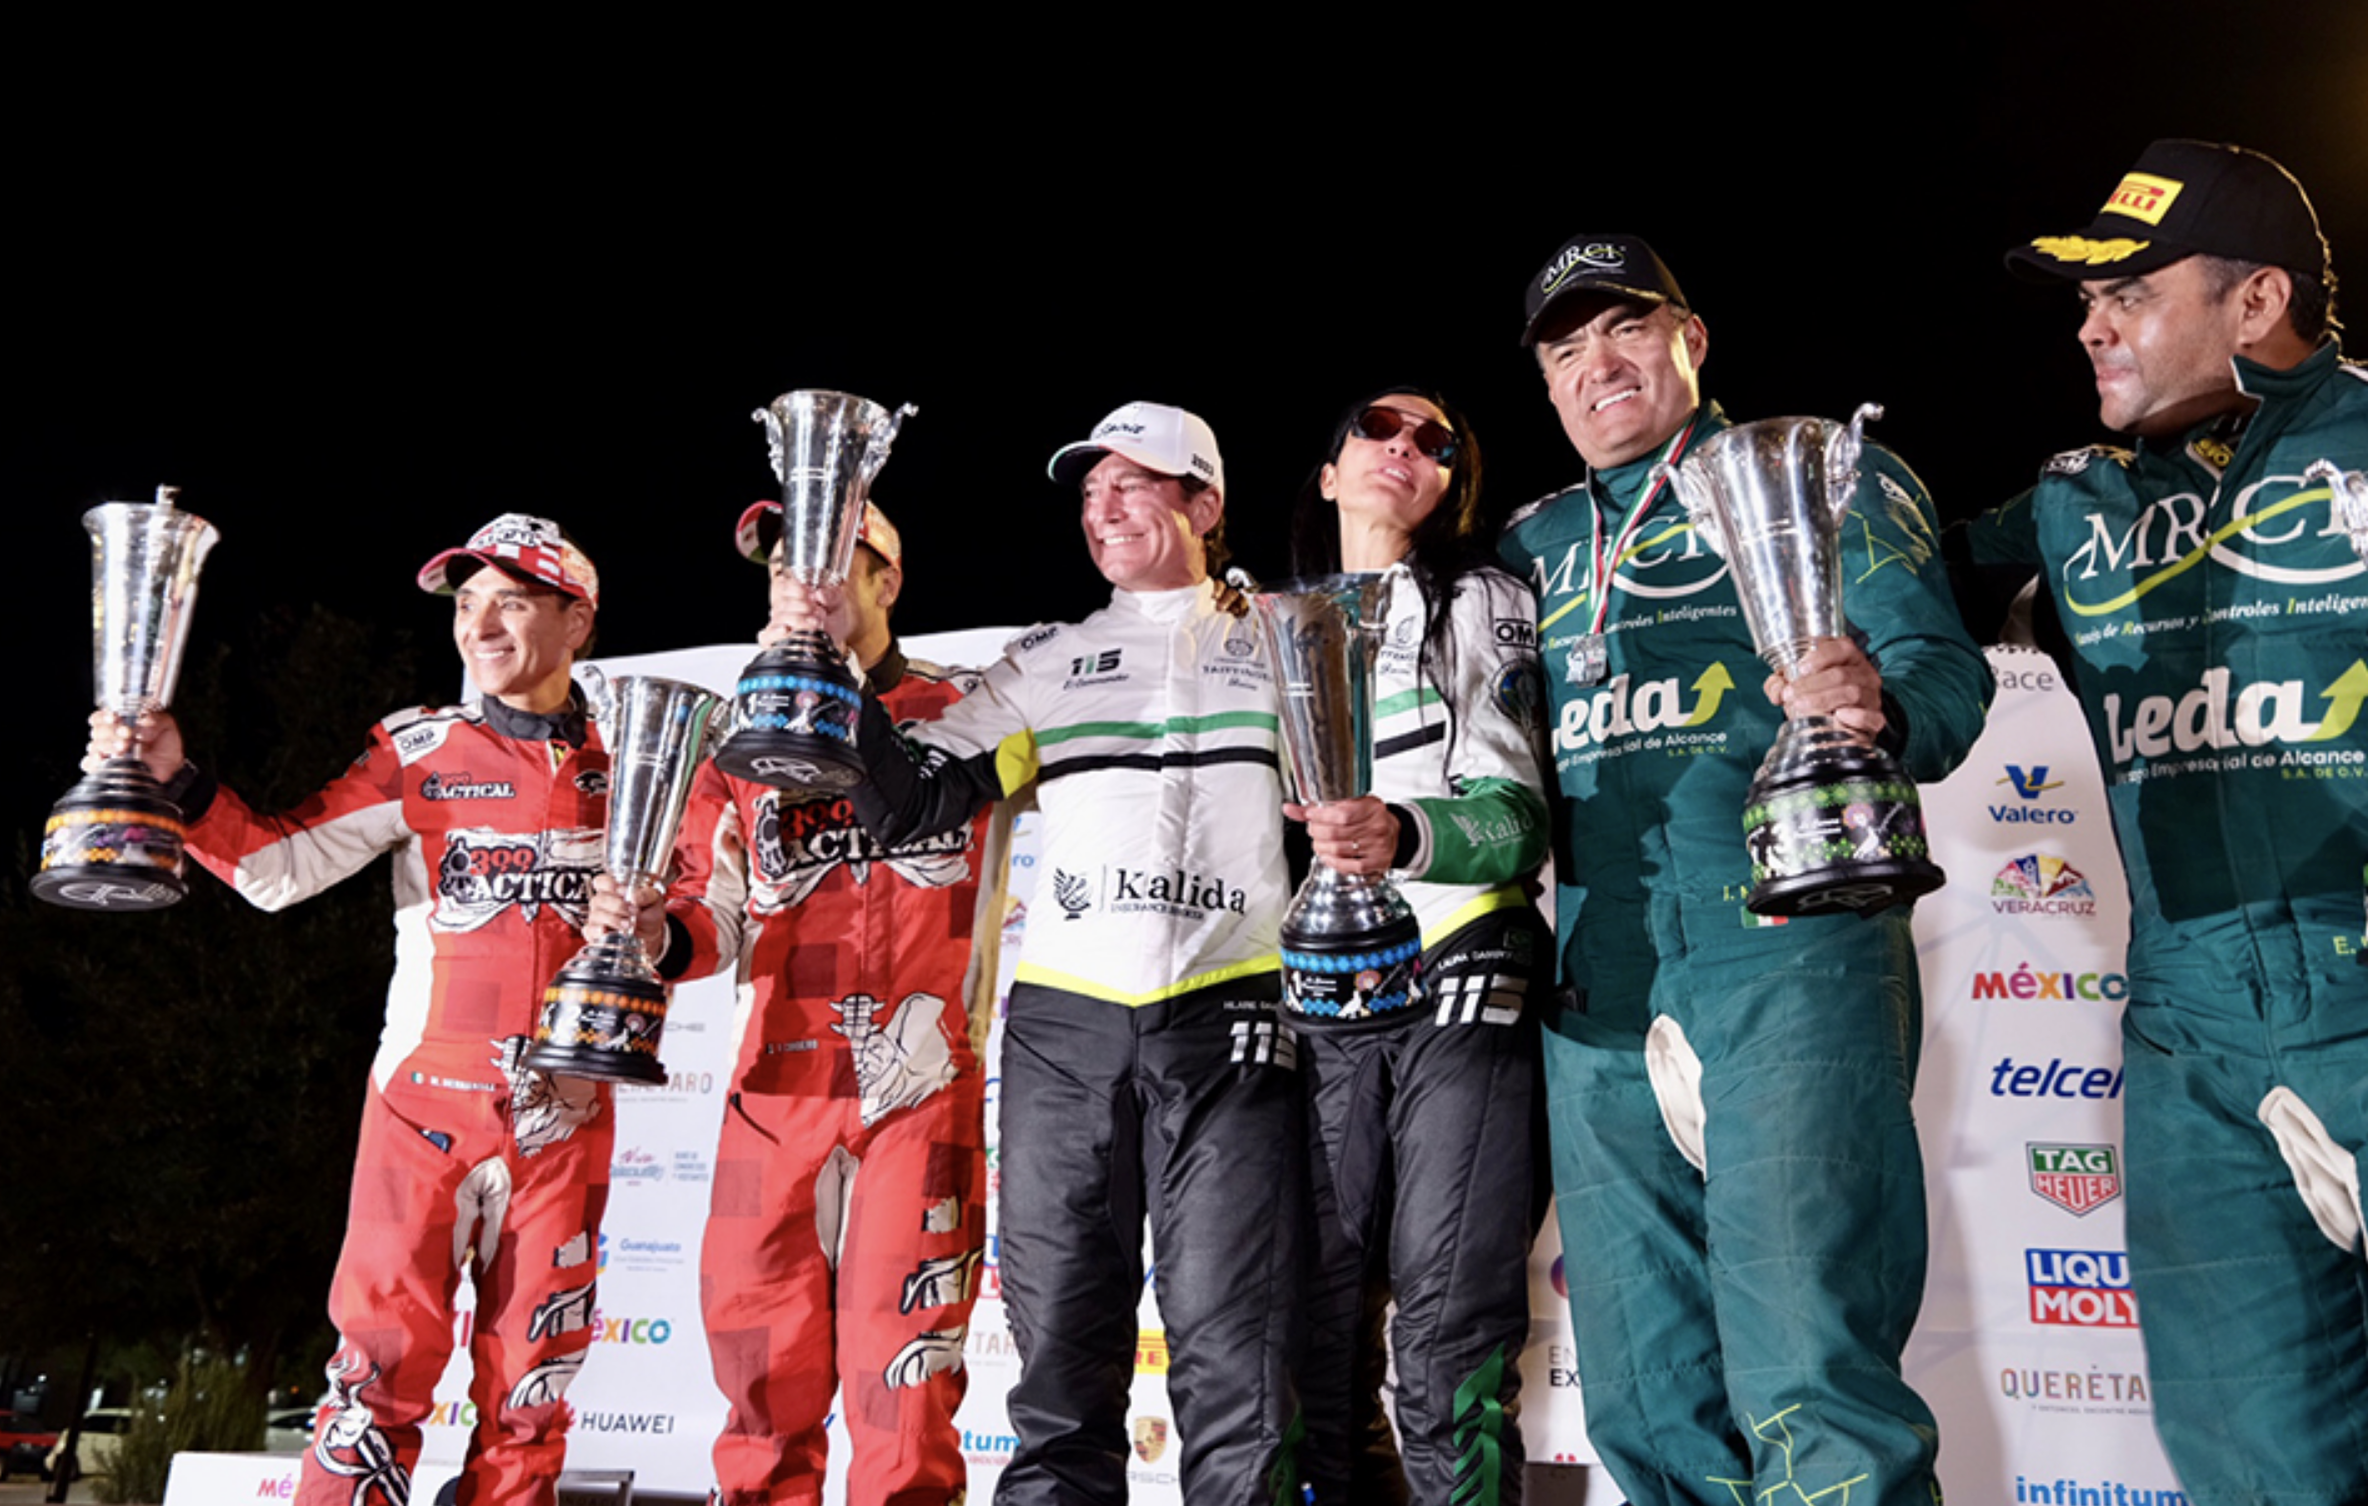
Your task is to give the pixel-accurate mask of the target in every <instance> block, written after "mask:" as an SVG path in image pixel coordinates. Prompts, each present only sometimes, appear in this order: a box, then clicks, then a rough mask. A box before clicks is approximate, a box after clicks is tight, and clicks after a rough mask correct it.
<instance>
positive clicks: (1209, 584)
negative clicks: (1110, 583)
mask: <svg viewBox="0 0 2368 1506" xmlns="http://www.w3.org/2000/svg"><path fill="white" fill-rule="evenodd" d="M1216 592H1217V582H1216V579H1215V578H1214V577H1212V576H1206V575H1204V576H1202V577H1201V578H1200V580H1199V581H1197V582H1195V583H1194V584H1192V585H1189V586H1178V587H1177V588H1176V589H1174V590H1172V591H1113V592H1111V593H1110V602H1111V604H1112V605H1113V606H1123V607H1132V608H1133V609H1134V610H1136V611H1138V612H1140V613H1142V614H1143V615H1144V616H1146V617H1148V618H1150V619H1151V620H1152V621H1153V622H1182V621H1183V620H1184V619H1185V618H1186V617H1189V616H1191V615H1192V613H1193V612H1194V611H1195V610H1196V609H1198V608H1199V607H1201V606H1202V605H1203V604H1204V603H1206V602H1208V601H1210V600H1211V599H1212V598H1213V597H1214V596H1215V595H1216Z"/></svg>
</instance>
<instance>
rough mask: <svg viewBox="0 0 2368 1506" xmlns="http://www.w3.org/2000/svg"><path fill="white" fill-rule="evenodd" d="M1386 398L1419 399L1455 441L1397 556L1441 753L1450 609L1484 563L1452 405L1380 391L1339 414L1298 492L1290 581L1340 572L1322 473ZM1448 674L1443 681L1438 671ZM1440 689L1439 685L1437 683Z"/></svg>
mask: <svg viewBox="0 0 2368 1506" xmlns="http://www.w3.org/2000/svg"><path fill="white" fill-rule="evenodd" d="M1389 397H1418V398H1421V399H1422V400H1423V401H1424V402H1426V403H1429V404H1430V405H1431V406H1432V407H1434V408H1437V409H1438V410H1439V412H1440V413H1441V414H1442V415H1444V416H1445V418H1446V421H1447V427H1448V428H1449V429H1450V430H1452V431H1453V432H1454V434H1455V458H1454V460H1453V462H1452V463H1451V464H1450V465H1449V467H1448V472H1447V490H1446V492H1445V493H1443V494H1442V495H1441V496H1440V498H1439V505H1438V506H1436V507H1434V508H1432V509H1431V514H1430V516H1429V517H1427V518H1424V519H1423V520H1422V522H1420V523H1419V524H1417V525H1415V529H1414V532H1413V534H1412V535H1411V536H1410V537H1409V538H1408V540H1407V543H1406V553H1405V555H1404V556H1403V558H1404V561H1405V564H1406V568H1407V569H1408V570H1409V571H1411V572H1412V573H1413V575H1414V579H1415V583H1416V584H1417V585H1419V586H1421V587H1422V612H1423V617H1422V651H1421V654H1420V656H1419V657H1418V659H1417V660H1416V663H1415V677H1416V679H1417V680H1418V681H1421V682H1427V683H1429V684H1430V685H1431V687H1432V688H1433V689H1435V690H1437V691H1438V692H1439V699H1440V703H1441V704H1442V705H1444V706H1445V707H1446V708H1447V728H1448V735H1447V746H1448V747H1449V748H1450V749H1452V747H1453V746H1454V742H1455V690H1454V681H1455V675H1454V672H1453V668H1452V666H1453V664H1454V655H1455V644H1454V635H1453V634H1452V633H1450V632H1449V631H1448V604H1449V603H1450V602H1452V601H1453V600H1454V599H1455V593H1456V590H1457V588H1458V587H1459V586H1460V585H1461V584H1462V583H1463V578H1464V577H1465V576H1467V575H1469V574H1471V573H1472V572H1473V571H1474V570H1477V569H1480V568H1482V567H1483V566H1485V565H1487V564H1489V563H1490V560H1489V558H1488V555H1487V554H1486V553H1485V551H1484V548H1483V541H1482V540H1481V537H1480V442H1479V440H1478V439H1476V438H1474V437H1473V434H1472V425H1471V422H1470V421H1469V420H1468V419H1466V418H1465V417H1464V415H1463V413H1462V411H1461V410H1460V409H1458V408H1457V407H1456V406H1455V404H1453V403H1451V402H1449V401H1448V400H1447V399H1446V397H1444V396H1443V395H1441V394H1440V393H1439V392H1438V391H1436V390H1434V389H1432V388H1429V387H1412V386H1407V387H1384V388H1382V389H1381V390H1380V391H1379V392H1376V393H1374V394H1372V395H1371V396H1369V397H1365V398H1361V399H1359V400H1358V401H1357V402H1355V403H1352V404H1350V405H1349V406H1348V407H1347V408H1345V409H1343V410H1342V411H1341V415H1340V418H1339V421H1338V422H1336V423H1334V424H1333V425H1332V443H1331V445H1330V446H1329V447H1328V448H1327V449H1326V450H1325V452H1324V458H1323V460H1322V461H1320V462H1319V463H1318V464H1317V465H1316V466H1315V468H1314V469H1313V470H1311V471H1309V472H1308V473H1307V480H1306V481H1305V482H1304V483H1302V484H1301V486H1300V488H1299V502H1298V505H1297V507H1296V508H1294V509H1293V511H1292V513H1291V573H1292V574H1294V575H1328V574H1331V573H1332V572H1333V571H1336V570H1338V569H1339V568H1340V508H1339V504H1338V503H1336V502H1334V501H1333V500H1332V499H1330V498H1328V497H1326V496H1325V495H1324V467H1325V466H1327V465H1333V464H1336V463H1338V461H1339V459H1340V452H1341V450H1342V449H1343V448H1345V447H1346V446H1347V444H1348V436H1349V430H1350V427H1351V426H1352V425H1353V424H1354V423H1355V422H1356V419H1357V415H1358V414H1360V413H1363V412H1364V411H1365V410H1366V409H1367V408H1370V407H1372V406H1373V405H1374V404H1375V403H1377V402H1380V401H1381V400H1382V399H1383V398H1389ZM1440 665H1447V666H1449V669H1448V672H1447V673H1446V674H1445V675H1439V674H1435V673H1434V672H1433V671H1434V669H1435V668H1436V667H1437V666H1440ZM1442 681H1444V683H1442Z"/></svg>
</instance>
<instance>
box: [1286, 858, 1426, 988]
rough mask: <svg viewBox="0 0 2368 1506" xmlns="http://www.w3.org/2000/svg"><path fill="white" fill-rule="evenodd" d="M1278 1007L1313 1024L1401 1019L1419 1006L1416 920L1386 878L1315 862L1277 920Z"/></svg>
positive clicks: (1419, 927)
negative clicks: (1351, 873) (1280, 1001)
mask: <svg viewBox="0 0 2368 1506" xmlns="http://www.w3.org/2000/svg"><path fill="white" fill-rule="evenodd" d="M1282 941H1283V1008H1284V1010H1285V1011H1286V1012H1288V1013H1289V1014H1291V1015H1292V1016H1294V1017H1295V1018H1298V1019H1303V1020H1306V1021H1308V1022H1310V1023H1313V1024H1332V1023H1341V1024H1346V1023H1349V1022H1352V1021H1357V1020H1376V1019H1384V1018H1390V1017H1395V1016H1400V1015H1402V1014H1403V1013H1404V1012H1405V1011H1406V1010H1409V1009H1412V1008H1414V1007H1415V1006H1416V1005H1419V1004H1420V1003H1422V1001H1423V995H1422V977H1421V974H1422V922H1421V921H1419V920H1417V919H1416V918H1415V915H1414V911H1413V909H1412V907H1411V906H1409V905H1408V904H1407V903H1406V900H1405V897H1404V896H1403V895H1401V894H1399V893H1398V890H1397V886H1396V885H1394V884H1392V883H1391V882H1390V881H1389V880H1388V879H1386V878H1362V877H1357V878H1352V877H1348V876H1345V875H1342V874H1338V873H1334V872H1333V871H1332V870H1331V869H1329V868H1326V867H1325V866H1324V865H1323V864H1321V863H1318V864H1317V865H1316V867H1315V869H1314V871H1313V872H1311V873H1309V874H1308V876H1307V882H1306V883H1305V884H1303V885H1301V886H1300V891H1299V897H1298V898H1297V899H1296V900H1295V901H1293V903H1292V905H1291V910H1290V913H1289V914H1288V915H1286V916H1285V917H1284V919H1283V935H1282Z"/></svg>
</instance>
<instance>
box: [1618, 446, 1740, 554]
mask: <svg viewBox="0 0 2368 1506" xmlns="http://www.w3.org/2000/svg"><path fill="white" fill-rule="evenodd" d="M1651 474H1652V478H1653V479H1654V480H1655V481H1665V482H1667V483H1668V485H1669V489H1670V490H1671V491H1674V492H1676V493H1677V500H1678V504H1679V505H1680V506H1682V507H1683V508H1685V510H1686V518H1687V520H1688V521H1690V522H1691V523H1692V524H1693V525H1694V533H1695V535H1696V536H1697V537H1699V538H1700V539H1701V540H1702V543H1703V545H1704V546H1705V547H1706V548H1708V549H1709V550H1710V552H1711V553H1712V554H1715V555H1717V556H1718V557H1719V558H1720V559H1722V560H1723V559H1725V558H1726V557H1727V536H1726V535H1725V534H1724V533H1722V532H1720V531H1719V526H1718V508H1717V507H1716V506H1715V505H1714V504H1713V503H1712V501H1711V495H1710V487H1709V485H1708V484H1707V483H1706V482H1704V481H1703V479H1702V477H1701V476H1700V475H1699V474H1698V473H1697V472H1696V471H1695V469H1694V468H1693V467H1692V466H1691V465H1689V464H1687V463H1685V462H1683V461H1680V462H1679V463H1677V464H1675V465H1672V464H1670V463H1669V462H1668V461H1666V460H1663V461H1660V462H1658V463H1657V464H1655V465H1654V467H1653V469H1652V473H1651ZM1619 566H1620V562H1619V561H1618V560H1614V561H1612V568H1613V569H1614V570H1617V569H1618V568H1619Z"/></svg>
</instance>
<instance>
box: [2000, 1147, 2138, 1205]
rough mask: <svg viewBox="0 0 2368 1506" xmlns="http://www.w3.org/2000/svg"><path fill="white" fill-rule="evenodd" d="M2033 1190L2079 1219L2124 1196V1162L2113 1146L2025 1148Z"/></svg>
mask: <svg viewBox="0 0 2368 1506" xmlns="http://www.w3.org/2000/svg"><path fill="white" fill-rule="evenodd" d="M2023 1151H2024V1153H2025V1155H2027V1156H2028V1157H2029V1158H2030V1165H2031V1190H2032V1191H2033V1192H2035V1193H2037V1194H2038V1195H2039V1196H2041V1197H2043V1198H2045V1199H2047V1200H2048V1201H2049V1202H2051V1203H2053V1204H2055V1205H2056V1206H2057V1207H2059V1208H2061V1209H2063V1210H2064V1211H2065V1212H2066V1213H2069V1214H2071V1215H2073V1216H2074V1217H2075V1218H2086V1217H2087V1216H2088V1215H2089V1214H2091V1213H2094V1212H2096V1211H2097V1210H2098V1209H2099V1208H2102V1207H2104V1206H2105V1205H2106V1204H2107V1203H2110V1202H2112V1201H2113V1200H2114V1199H2115V1198H2117V1197H2119V1196H2121V1161H2120V1158H2119V1157H2117V1156H2116V1155H2115V1154H2114V1151H2113V1147H2112V1146H2110V1145H2025V1146H2024V1147H2023Z"/></svg>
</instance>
